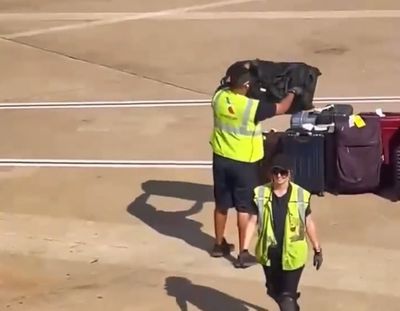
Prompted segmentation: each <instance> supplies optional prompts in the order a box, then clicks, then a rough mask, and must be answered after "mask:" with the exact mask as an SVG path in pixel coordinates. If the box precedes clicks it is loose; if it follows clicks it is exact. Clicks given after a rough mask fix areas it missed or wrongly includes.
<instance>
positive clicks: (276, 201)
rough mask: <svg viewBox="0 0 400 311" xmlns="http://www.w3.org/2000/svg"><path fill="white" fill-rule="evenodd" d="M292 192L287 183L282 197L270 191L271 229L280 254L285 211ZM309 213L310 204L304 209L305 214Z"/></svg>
mask: <svg viewBox="0 0 400 311" xmlns="http://www.w3.org/2000/svg"><path fill="white" fill-rule="evenodd" d="M291 192H292V186H291V185H289V189H288V191H287V192H286V194H285V195H283V196H282V197H278V196H277V195H276V194H275V193H273V192H272V217H273V229H274V234H275V238H276V241H277V243H278V245H277V253H278V254H279V255H280V254H282V247H283V237H284V233H285V220H286V213H287V208H288V203H289V198H290V194H291ZM310 213H311V208H310V204H309V205H308V207H307V209H306V216H308V215H309V214H310Z"/></svg>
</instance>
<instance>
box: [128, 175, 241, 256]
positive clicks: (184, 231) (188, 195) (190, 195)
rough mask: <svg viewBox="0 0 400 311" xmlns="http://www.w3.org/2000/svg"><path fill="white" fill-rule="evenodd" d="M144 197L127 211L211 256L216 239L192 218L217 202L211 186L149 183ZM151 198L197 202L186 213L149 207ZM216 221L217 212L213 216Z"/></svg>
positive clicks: (162, 181) (157, 181)
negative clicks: (161, 197) (153, 196)
mask: <svg viewBox="0 0 400 311" xmlns="http://www.w3.org/2000/svg"><path fill="white" fill-rule="evenodd" d="M142 190H143V193H142V194H141V195H139V196H138V197H137V198H136V199H135V200H134V201H133V202H132V203H131V204H129V206H128V208H127V211H128V213H129V214H131V215H133V216H135V217H137V218H138V219H140V220H141V221H143V222H144V223H145V224H147V225H148V226H150V227H151V228H153V229H154V230H156V231H157V232H158V233H160V234H163V235H166V236H169V237H173V238H177V239H181V240H183V241H185V242H186V243H187V244H188V245H190V246H192V247H195V248H198V249H201V250H203V251H205V252H207V253H210V251H211V249H212V247H213V245H214V238H213V237H212V236H210V235H208V234H207V233H205V232H203V231H202V230H201V228H202V226H203V224H202V223H200V222H198V221H196V220H193V219H190V218H189V217H190V216H192V215H195V214H197V213H199V212H200V211H201V210H202V208H203V205H204V203H206V202H213V200H214V198H213V189H212V186H210V185H204V184H197V183H188V182H179V181H164V180H149V181H146V182H144V183H143V184H142ZM151 195H157V196H164V197H174V198H179V199H184V200H189V201H193V202H194V204H193V205H192V207H191V208H189V209H187V210H184V211H165V210H159V209H157V208H156V207H155V206H152V205H150V204H149V203H147V201H148V199H149V198H150V196H151ZM209 215H210V217H213V216H212V215H213V212H212V211H210V212H209ZM226 258H227V259H228V260H229V261H230V262H233V261H234V257H233V256H232V255H230V256H227V257H226Z"/></svg>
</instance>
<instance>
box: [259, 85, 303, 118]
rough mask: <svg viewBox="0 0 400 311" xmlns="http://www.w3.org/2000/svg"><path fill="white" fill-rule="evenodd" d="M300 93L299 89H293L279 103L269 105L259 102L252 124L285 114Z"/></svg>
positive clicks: (265, 102)
mask: <svg viewBox="0 0 400 311" xmlns="http://www.w3.org/2000/svg"><path fill="white" fill-rule="evenodd" d="M301 93H302V89H301V88H299V87H294V88H292V89H291V90H289V93H288V94H287V95H286V97H285V98H283V99H282V100H281V101H280V102H279V103H269V102H267V101H263V100H261V101H260V103H259V104H258V108H257V111H256V116H255V118H254V122H255V123H258V122H260V121H264V120H265V119H268V118H272V117H273V116H277V115H282V114H284V113H286V112H287V111H288V110H289V109H290V107H291V106H292V104H293V101H294V98H295V96H296V95H300V94H301Z"/></svg>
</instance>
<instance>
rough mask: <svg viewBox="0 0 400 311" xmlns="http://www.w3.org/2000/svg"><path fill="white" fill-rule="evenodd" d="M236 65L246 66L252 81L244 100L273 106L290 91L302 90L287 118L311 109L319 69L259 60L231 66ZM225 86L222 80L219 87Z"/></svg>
mask: <svg viewBox="0 0 400 311" xmlns="http://www.w3.org/2000/svg"><path fill="white" fill-rule="evenodd" d="M238 63H240V64H243V66H246V67H247V68H248V69H249V71H250V73H251V77H252V79H251V84H250V89H249V92H248V94H247V96H249V97H252V98H255V99H259V100H266V101H267V102H273V103H276V102H279V101H281V100H282V99H283V98H284V97H285V96H286V95H287V93H288V90H289V89H290V88H292V87H295V86H300V87H302V88H303V94H302V95H300V96H296V99H295V101H294V103H293V105H292V106H291V108H290V109H289V110H288V111H287V112H286V114H293V113H295V112H299V111H303V110H309V109H313V108H314V105H313V99H314V93H315V90H316V87H317V81H318V77H319V76H320V75H321V72H320V70H319V69H318V68H316V67H313V66H310V65H308V64H306V63H301V62H272V61H266V60H260V59H254V60H241V61H237V62H235V63H234V64H232V65H231V66H233V65H235V64H238ZM228 71H229V68H228V70H227V72H228ZM224 84H225V79H224V78H223V79H222V80H221V85H224Z"/></svg>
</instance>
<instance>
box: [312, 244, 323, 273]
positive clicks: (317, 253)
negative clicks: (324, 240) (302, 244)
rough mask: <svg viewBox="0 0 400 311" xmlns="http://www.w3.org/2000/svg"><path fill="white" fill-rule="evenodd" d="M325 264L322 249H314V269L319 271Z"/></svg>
mask: <svg viewBox="0 0 400 311" xmlns="http://www.w3.org/2000/svg"><path fill="white" fill-rule="evenodd" d="M322 262H323V258H322V249H319V250H316V249H314V267H315V269H317V270H319V268H320V267H321V265H322Z"/></svg>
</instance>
